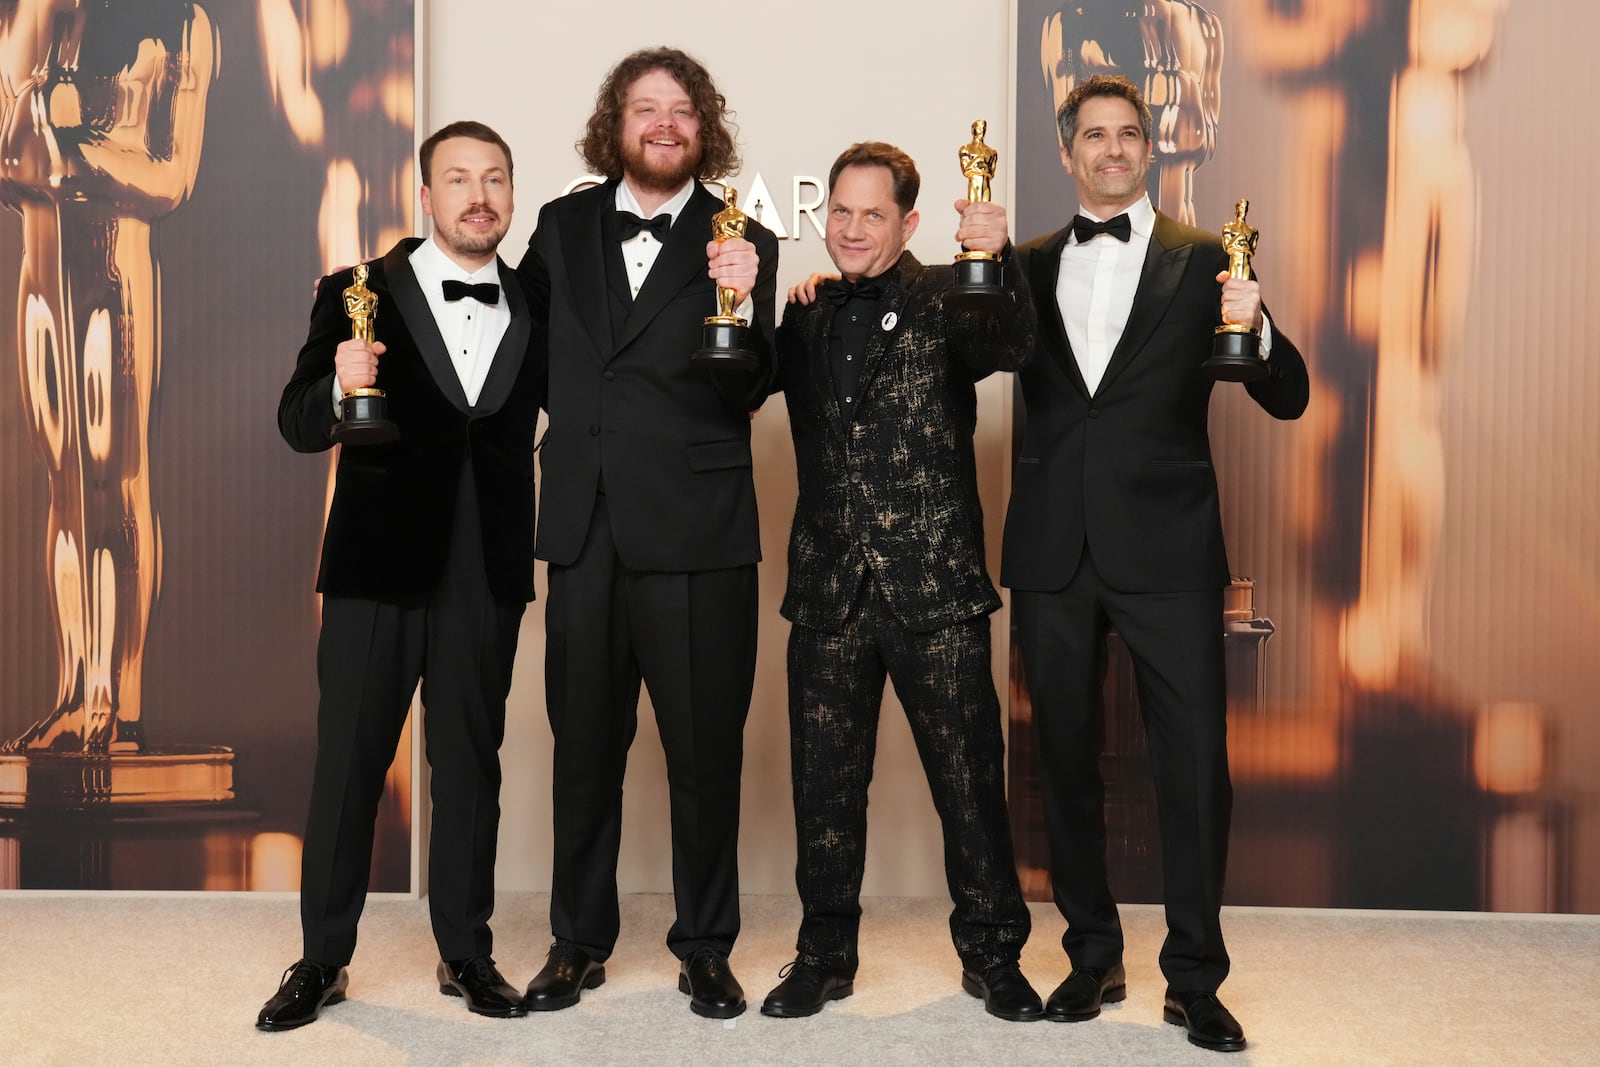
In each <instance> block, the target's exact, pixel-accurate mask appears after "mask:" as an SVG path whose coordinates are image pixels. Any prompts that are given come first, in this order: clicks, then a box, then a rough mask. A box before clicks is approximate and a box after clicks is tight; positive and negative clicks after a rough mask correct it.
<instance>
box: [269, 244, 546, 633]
mask: <svg viewBox="0 0 1600 1067" xmlns="http://www.w3.org/2000/svg"><path fill="white" fill-rule="evenodd" d="M420 243H421V239H420V238H407V239H406V240H403V241H401V242H400V243H399V244H397V245H395V246H394V248H392V249H390V251H389V253H388V254H387V255H385V256H384V257H383V258H382V259H375V260H373V261H371V262H370V263H369V264H368V265H367V266H368V270H369V274H368V277H367V287H368V288H369V289H371V290H372V291H373V292H374V293H376V294H377V295H378V309H377V315H376V317H375V319H374V321H373V326H374V334H375V337H376V339H377V340H379V341H382V342H383V343H384V345H386V346H387V348H386V350H385V351H384V353H383V355H381V356H380V357H379V358H378V387H379V388H381V389H383V390H384V392H385V393H387V394H388V407H389V417H390V419H392V420H393V421H394V422H395V423H396V424H397V425H398V426H399V428H400V437H399V439H398V440H396V441H394V442H391V443H389V444H382V445H348V446H345V447H343V448H341V449H340V452H339V463H338V469H337V473H336V475H335V483H334V491H333V506H332V508H331V510H330V511H329V513H328V526H327V531H326V533H325V534H324V535H323V539H322V566H321V570H320V573H319V575H318V577H317V591H318V592H320V593H323V594H324V595H326V596H359V597H366V598H369V599H374V600H386V601H396V602H409V603H417V602H421V601H424V600H426V599H427V598H428V597H429V595H430V594H431V593H432V592H433V590H434V587H435V586H436V585H437V583H438V581H439V576H440V574H441V572H442V568H443V565H444V562H445V550H446V548H447V546H448V544H449V539H450V536H451V530H452V528H453V525H454V522H455V508H456V501H457V499H458V490H459V479H460V478H461V476H462V474H463V472H466V471H470V473H471V476H472V477H473V479H474V482H473V488H474V489H475V490H476V496H477V500H478V508H479V517H480V526H481V527H482V531H483V558H484V567H485V570H486V572H487V578H488V582H489V588H490V590H491V592H492V593H493V594H494V597H495V599H496V600H498V601H500V602H502V603H506V604H517V603H526V602H527V601H529V600H532V599H533V526H534V482H533V450H534V432H535V427H536V426H537V423H538V418H539V408H540V405H541V404H542V402H543V398H544V382H545V372H544V362H543V353H542V352H538V351H535V350H533V349H532V348H531V347H530V343H529V342H530V340H531V338H532V336H533V334H532V318H531V316H530V314H529V309H528V303H527V300H526V298H525V297H524V295H523V290H522V284H521V282H519V281H518V279H517V277H516V275H515V274H514V273H513V272H512V271H511V269H510V268H509V267H507V266H506V265H505V264H504V263H501V264H500V286H501V299H503V300H506V301H508V302H509V304H510V309H511V323H510V325H509V326H508V327H507V329H506V332H505V336H504V338H503V339H502V340H501V342H500V346H499V348H498V349H497V350H496V351H495V354H494V362H493V364H492V365H491V367H490V369H489V374H488V377H487V379H486V380H485V381H484V383H483V388H482V390H481V391H480V393H479V396H478V402H477V404H475V405H469V404H468V403H467V398H466V393H465V392H464V391H463V390H462V388H461V380H460V378H459V377H458V376H457V375H456V371H455V367H454V365H453V364H452V363H451V361H450V355H449V353H448V352H447V351H446V349H445V342H444V339H443V338H442V337H441V336H440V334H439V328H438V326H437V325H436V324H435V322H434V319H433V312H432V311H431V310H430V309H429V307H428V302H427V298H426V297H424V296H423V294H422V289H421V288H420V286H419V285H418V283H417V278H416V275H415V274H414V273H413V272H412V270H411V263H410V260H409V258H408V257H409V256H410V255H411V253H412V251H413V250H415V249H416V247H417V246H418V245H419V244H420ZM352 278H353V272H352V271H351V270H350V269H345V270H342V271H339V272H337V273H335V274H330V275H328V276H327V277H326V278H323V279H322V281H321V283H320V284H319V285H318V286H317V298H316V302H315V304H314V305H313V307H312V309H311V328H310V332H309V334H308V336H307V337H306V343H305V345H304V347H302V348H301V349H300V355H299V357H298V359H297V361H296V363H295V368H294V374H293V376H292V377H291V378H290V379H289V383H288V385H286V386H285V387H284V390H283V398H282V400H281V401H280V402H279V404H278V429H279V431H280V432H281V433H282V434H283V437H284V440H286V441H288V442H289V444H290V446H291V447H293V448H294V449H295V450H296V451H298V452H321V451H324V450H326V449H328V448H330V447H332V444H333V442H332V441H331V440H330V439H329V437H328V433H329V431H330V430H331V429H332V428H333V425H334V423H335V422H336V421H337V419H336V416H335V414H334V409H333V382H334V363H333V357H334V350H335V349H336V348H337V347H338V345H339V343H340V342H341V341H345V340H348V339H349V337H350V320H349V318H348V317H347V316H346V315H345V311H344V290H345V289H346V288H348V287H349V286H350V285H351V284H352Z"/></svg>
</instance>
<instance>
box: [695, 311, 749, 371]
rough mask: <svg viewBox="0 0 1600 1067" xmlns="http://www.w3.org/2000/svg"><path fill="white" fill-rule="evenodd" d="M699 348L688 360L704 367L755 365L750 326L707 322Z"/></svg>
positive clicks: (746, 366)
mask: <svg viewBox="0 0 1600 1067" xmlns="http://www.w3.org/2000/svg"><path fill="white" fill-rule="evenodd" d="M700 343H701V348H700V350H699V351H697V352H696V353H695V354H694V355H692V356H690V357H689V361H690V362H691V363H694V364H695V365H696V366H704V367H739V368H748V367H754V366H755V365H756V354H755V351H754V350H753V349H752V348H751V347H750V327H749V326H748V325H745V324H743V323H735V322H707V323H706V324H705V330H704V332H703V333H702V334H701V336H700Z"/></svg>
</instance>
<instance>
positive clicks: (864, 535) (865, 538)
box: [861, 530, 872, 545]
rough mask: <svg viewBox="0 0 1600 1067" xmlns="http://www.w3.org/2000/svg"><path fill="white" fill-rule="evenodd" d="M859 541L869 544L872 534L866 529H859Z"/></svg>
mask: <svg viewBox="0 0 1600 1067" xmlns="http://www.w3.org/2000/svg"><path fill="white" fill-rule="evenodd" d="M861 543H862V544H864V545H866V544H871V543H872V535H871V534H870V533H868V532H867V531H865V530H862V531H861Z"/></svg>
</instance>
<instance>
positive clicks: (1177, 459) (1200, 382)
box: [1000, 75, 1308, 1051]
mask: <svg viewBox="0 0 1600 1067" xmlns="http://www.w3.org/2000/svg"><path fill="white" fill-rule="evenodd" d="M1057 118H1058V123H1059V126H1060V133H1061V143H1062V144H1063V145H1064V146H1065V147H1063V149H1062V164H1063V166H1064V167H1065V168H1066V171H1067V173H1068V174H1070V175H1071V176H1072V178H1073V181H1074V183H1075V185H1076V189H1077V194H1078V199H1079V202H1080V204H1081V213H1080V215H1079V216H1078V217H1077V218H1076V219H1074V221H1073V224H1072V225H1071V226H1069V227H1067V228H1065V229H1063V230H1061V231H1059V232H1057V233H1054V234H1051V235H1049V236H1047V237H1043V238H1040V239H1039V240H1037V241H1034V242H1031V243H1030V244H1027V245H1025V246H1023V247H1022V248H1021V249H1019V250H1018V260H1019V261H1020V263H1021V265H1022V269H1023V271H1024V272H1025V273H1026V276H1027V279H1028V282H1029V285H1030V286H1031V287H1032V289H1033V294H1034V299H1035V300H1036V301H1037V302H1038V303H1039V306H1040V307H1041V308H1042V309H1044V310H1043V311H1041V314H1040V320H1041V326H1040V330H1039V355H1038V358H1037V359H1035V360H1034V361H1033V363H1032V364H1031V365H1030V367H1029V368H1028V369H1027V370H1026V371H1024V372H1023V373H1022V375H1021V383H1022V391H1023V396H1024V398H1025V400H1026V404H1027V428H1026V431H1025V435H1024V439H1023V442H1022V447H1021V452H1020V455H1019V456H1018V459H1017V468H1016V476H1015V480H1014V482H1013V487H1012V494H1011V505H1010V511H1009V513H1008V514H1007V517H1006V529H1005V541H1004V548H1003V557H1002V565H1001V579H1000V580H1001V582H1002V583H1003V584H1004V585H1007V586H1009V587H1010V588H1011V589H1012V590H1013V591H1014V595H1013V599H1012V607H1013V612H1014V621H1015V623H1016V632H1017V640H1018V642H1019V645H1020V651H1021V655H1022V665H1023V670H1024V673H1025V675H1026V677H1027V682H1028V689H1029V692H1030V694H1031V696H1032V702H1033V715H1034V721H1035V724H1036V728H1037V730H1038V738H1039V752H1040V774H1041V778H1042V782H1043V792H1044V805H1045V817H1046V830H1047V833H1048V835H1049V839H1050V851H1051V865H1050V871H1051V877H1052V879H1053V880H1054V884H1055V899H1056V904H1057V906H1058V907H1059V908H1060V909H1061V912H1062V914H1063V915H1064V916H1065V917H1066V920H1067V933H1066V935H1065V937H1064V938H1063V943H1064V945H1065V948H1066V950H1067V955H1068V957H1069V959H1070V961H1071V964H1072V971H1071V973H1070V974H1069V975H1068V977H1067V979H1066V980H1065V981H1064V982H1062V983H1061V985H1060V987H1059V988H1058V989H1057V990H1056V991H1055V992H1054V993H1053V994H1052V995H1051V997H1050V999H1049V1001H1048V1003H1047V1004H1046V1013H1047V1015H1049V1016H1050V1017H1051V1018H1054V1019H1060V1020H1064V1021H1072V1020H1081V1019H1088V1018H1092V1017H1094V1016H1095V1015H1096V1014H1098V1013H1099V1011H1100V1005H1101V1003H1102V1002H1103V1001H1112V1000H1120V999H1122V998H1123V996H1124V995H1125V977H1124V974H1125V972H1124V968H1123V964H1122V949H1123V942H1122V929H1121V926H1120V923H1119V921H1118V917H1117V908H1116V904H1115V902H1114V901H1113V900H1112V898H1111V891H1110V889H1109V887H1108V885H1107V881H1106V861H1105V845H1106V843H1105V820H1104V813H1103V804H1104V800H1105V795H1104V792H1105V791H1104V786H1103V784H1102V782H1101V779H1100V775H1099V770H1098V758H1099V755H1100V748H1101V744H1102V741H1103V739H1104V728H1103V709H1102V707H1101V696H1100V694H1101V682H1102V679H1103V677H1104V673H1105V666H1106V648H1105V639H1106V632H1107V630H1108V628H1109V627H1112V626H1115V627H1116V628H1117V630H1118V631H1119V632H1120V633H1121V635H1122V636H1123V638H1124V639H1125V640H1126V642H1127V645H1128V648H1129V650H1130V652H1131V653H1132V654H1133V659H1134V665H1135V672H1136V675H1137V678H1138V684H1139V701H1140V707H1141V709H1142V711H1143V714H1144V720H1145V725H1146V732H1147V735H1148V737H1149V743H1150V753H1151V759H1152V762H1153V767H1154V773H1155V783H1156V801H1157V812H1158V819H1159V822H1160V826H1161V843H1162V852H1163V859H1164V883H1163V884H1164V899H1165V903H1166V914H1167V927H1168V935H1167V939H1166V943H1165V945H1164V946H1163V948H1162V950H1161V969H1162V972H1163V974H1164V975H1165V977H1166V980H1167V996H1166V1003H1165V1009H1164V1012H1165V1017H1166V1019H1167V1021H1169V1022H1173V1023H1177V1024H1181V1025H1185V1026H1186V1027H1187V1029H1188V1034H1189V1040H1190V1041H1192V1042H1194V1043H1195V1044H1197V1045H1200V1046H1201V1047H1204V1048H1209V1049H1214V1050H1218V1051H1235V1050H1238V1049H1242V1048H1244V1046H1245V1039H1244V1033H1243V1031H1242V1029H1241V1028H1240V1027H1239V1025H1238V1022H1237V1021H1236V1020H1235V1019H1234V1018H1233V1016H1232V1015H1231V1014H1230V1013H1229V1012H1228V1011H1227V1009H1226V1008H1225V1007H1223V1006H1222V1003H1221V1002H1220V1001H1219V1000H1218V999H1217V997H1216V990H1217V987H1218V986H1219V985H1221V983H1222V981H1223V979H1224V978H1225V977H1226V976H1227V973H1228V954H1227V950H1226V949H1225V947H1224V945H1223V939H1222V928H1221V923H1220V919H1219V910H1220V908H1221V901H1222V886H1223V874H1224V870H1225V867H1226V859H1227V847H1228V822H1229V815H1230V811H1231V805H1232V790H1231V786H1230V784H1229V779H1228V757H1227V746H1226V712H1227V701H1226V689H1225V686H1224V680H1223V645H1222V590H1223V587H1224V586H1226V585H1227V584H1228V581H1229V574H1228V562H1227V557H1226V554H1225V552H1224V548H1223V539H1222V520H1221V513H1220V509H1219V506H1218V498H1217V480H1216V474H1215V472H1214V471H1213V469H1212V463H1211V445H1210V440H1209V438H1208V436H1207V429H1206V420H1207V406H1208V402H1209V399H1210V395H1211V385H1212V383H1211V381H1210V379H1208V378H1207V377H1206V376H1205V375H1204V373H1203V372H1202V371H1201V366H1200V365H1201V363H1202V362H1203V361H1204V360H1205V359H1207V358H1208V357H1209V355H1210V352H1211V344H1212V336H1213V330H1214V328H1215V327H1216V326H1217V325H1219V324H1220V323H1222V322H1223V321H1224V320H1226V321H1228V322H1234V323H1241V324H1249V325H1252V326H1254V327H1256V328H1258V329H1260V330H1262V332H1263V339H1262V342H1263V343H1262V347H1263V357H1264V358H1265V359H1266V361H1267V367H1268V368H1269V375H1268V376H1267V377H1266V378H1265V379H1264V380H1262V381H1259V382H1255V383H1253V384H1251V385H1249V386H1248V389H1249V391H1250V395H1251V397H1252V398H1253V399H1254V400H1255V401H1256V402H1257V403H1258V404H1260V405H1261V407H1262V408H1264V409H1265V410H1266V411H1267V413H1268V414H1270V415H1272V416H1274V417H1276V418H1280V419H1293V418H1297V417H1298V416H1299V415H1300V413H1301V412H1302V411H1303V410H1304V409H1305V406H1306V400H1307V394H1308V383H1307V377H1306V369H1305V364H1304V362H1303V361H1302V360H1301V357H1300V353H1299V352H1298V351H1297V350H1296V349H1295V347H1294V345H1293V344H1292V343H1290V341H1289V339H1288V338H1287V337H1285V336H1284V335H1283V333H1282V332H1281V331H1279V330H1277V329H1276V328H1275V324H1273V323H1271V322H1269V321H1267V319H1266V318H1265V316H1264V314H1263V311H1262V305H1261V291H1260V286H1259V285H1258V284H1257V283H1256V282H1255V281H1254V280H1253V279H1250V280H1244V279H1230V278H1228V277H1227V267H1228V262H1227V256H1226V255H1225V254H1224V252H1223V250H1222V244H1221V242H1220V240H1219V239H1218V238H1217V237H1216V236H1215V235H1213V234H1208V233H1203V232H1201V231H1199V230H1195V229H1192V228H1190V227H1187V226H1183V225H1180V224H1179V223H1177V222H1175V221H1174V220H1172V219H1169V218H1167V217H1166V216H1164V215H1161V214H1160V213H1158V212H1156V211H1155V210H1154V208H1152V207H1151V205H1150V201H1149V198H1148V197H1147V196H1146V195H1145V175H1146V173H1147V171H1148V169H1149V166H1150V162H1151V140H1150V138H1151V132H1152V130H1151V117H1150V112H1149V109H1148V108H1147V107H1146V106H1145V104H1144V101H1143V100H1142V99H1141V98H1140V95H1139V92H1138V90H1137V89H1136V88H1135V87H1134V85H1133V84H1132V83H1131V82H1129V81H1128V80H1127V79H1125V78H1121V77H1109V76H1103V75H1102V76H1097V77H1095V78H1091V79H1089V80H1088V81H1086V82H1084V83H1082V84H1081V85H1080V86H1078V88H1076V89H1075V90H1074V91H1073V92H1072V93H1071V94H1070V95H1069V96H1068V98H1067V100H1066V101H1065V103H1063V105H1062V107H1061V109H1060V111H1059V112H1058V116H1057Z"/></svg>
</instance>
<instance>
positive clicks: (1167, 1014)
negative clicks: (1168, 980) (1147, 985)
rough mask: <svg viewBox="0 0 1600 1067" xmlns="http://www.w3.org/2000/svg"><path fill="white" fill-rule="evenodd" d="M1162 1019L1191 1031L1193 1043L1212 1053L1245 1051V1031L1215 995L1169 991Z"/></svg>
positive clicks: (1190, 1036)
mask: <svg viewBox="0 0 1600 1067" xmlns="http://www.w3.org/2000/svg"><path fill="white" fill-rule="evenodd" d="M1161 1017H1162V1018H1164V1019H1166V1020H1167V1022H1169V1023H1171V1024H1172V1025H1174V1026H1182V1027H1184V1028H1186V1029H1187V1030H1188V1031H1189V1044H1191V1045H1199V1046H1200V1047H1201V1048H1208V1049H1210V1050H1211V1051H1212V1052H1242V1051H1244V1045H1245V1041H1244V1029H1243V1028H1242V1027H1240V1025H1239V1020H1237V1019H1235V1018H1234V1017H1233V1013H1232V1012H1230V1011H1229V1010H1228V1009H1227V1008H1224V1007H1223V1006H1222V1001H1220V1000H1218V999H1217V995H1216V994H1215V993H1175V992H1173V991H1172V990H1170V989H1169V990H1167V1002H1166V1004H1165V1005H1164V1006H1163V1007H1162V1009H1161Z"/></svg>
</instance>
